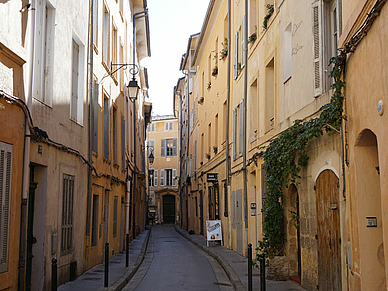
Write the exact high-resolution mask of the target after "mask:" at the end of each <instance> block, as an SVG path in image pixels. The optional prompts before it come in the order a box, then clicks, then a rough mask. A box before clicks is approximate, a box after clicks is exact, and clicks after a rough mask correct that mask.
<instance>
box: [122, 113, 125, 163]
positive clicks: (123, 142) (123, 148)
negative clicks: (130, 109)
mask: <svg viewBox="0 0 388 291" xmlns="http://www.w3.org/2000/svg"><path fill="white" fill-rule="evenodd" d="M121 163H122V167H123V169H125V119H124V117H123V116H121Z"/></svg>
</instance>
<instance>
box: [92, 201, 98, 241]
mask: <svg viewBox="0 0 388 291" xmlns="http://www.w3.org/2000/svg"><path fill="white" fill-rule="evenodd" d="M97 242H98V195H93V216H92V247H95V246H96V245H97Z"/></svg>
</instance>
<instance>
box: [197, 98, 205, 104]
mask: <svg viewBox="0 0 388 291" xmlns="http://www.w3.org/2000/svg"><path fill="white" fill-rule="evenodd" d="M204 101H205V98H203V97H201V98H199V100H198V104H199V105H202V104H203V102H204Z"/></svg>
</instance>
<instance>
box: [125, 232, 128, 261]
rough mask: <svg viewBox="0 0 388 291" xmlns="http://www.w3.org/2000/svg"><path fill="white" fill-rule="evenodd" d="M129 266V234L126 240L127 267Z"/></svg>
mask: <svg viewBox="0 0 388 291" xmlns="http://www.w3.org/2000/svg"><path fill="white" fill-rule="evenodd" d="M128 266H129V233H127V236H126V238H125V267H128Z"/></svg>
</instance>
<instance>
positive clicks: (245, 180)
mask: <svg viewBox="0 0 388 291" xmlns="http://www.w3.org/2000/svg"><path fill="white" fill-rule="evenodd" d="M244 33H245V35H244V40H245V42H244V47H243V50H244V52H245V54H244V63H245V74H244V99H243V103H244V118H243V180H244V222H245V236H244V249H245V247H246V246H247V244H248V193H247V190H248V189H247V188H248V187H247V97H248V0H245V23H244Z"/></svg>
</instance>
